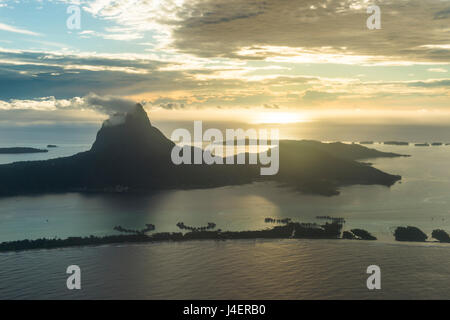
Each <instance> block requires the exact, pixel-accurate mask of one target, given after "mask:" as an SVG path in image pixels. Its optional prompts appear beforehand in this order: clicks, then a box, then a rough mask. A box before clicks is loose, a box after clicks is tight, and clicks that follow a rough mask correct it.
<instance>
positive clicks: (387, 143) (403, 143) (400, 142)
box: [384, 141, 409, 146]
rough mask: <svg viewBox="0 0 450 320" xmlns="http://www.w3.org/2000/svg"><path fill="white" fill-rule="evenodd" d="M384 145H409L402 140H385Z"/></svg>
mask: <svg viewBox="0 0 450 320" xmlns="http://www.w3.org/2000/svg"><path fill="white" fill-rule="evenodd" d="M384 144H385V145H391V146H409V142H403V141H385V142H384Z"/></svg>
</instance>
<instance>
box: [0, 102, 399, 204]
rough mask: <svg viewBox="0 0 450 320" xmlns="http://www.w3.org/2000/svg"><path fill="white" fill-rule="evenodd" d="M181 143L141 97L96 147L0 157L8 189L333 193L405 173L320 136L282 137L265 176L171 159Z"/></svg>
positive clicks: (0, 187) (109, 124)
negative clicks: (268, 186)
mask: <svg viewBox="0 0 450 320" xmlns="http://www.w3.org/2000/svg"><path fill="white" fill-rule="evenodd" d="M174 146H175V143H174V142H172V141H171V140H169V139H168V138H167V137H165V136H164V135H163V134H162V133H161V131H160V130H159V129H157V128H156V127H154V126H152V124H151V122H150V120H149V118H148V116H147V113H146V112H145V110H144V109H143V107H142V106H141V105H140V104H137V105H136V106H135V107H134V109H133V110H131V111H130V112H128V113H126V114H117V115H115V116H113V117H111V118H110V119H109V120H107V121H105V122H104V123H103V125H102V127H101V129H100V130H99V131H98V133H97V137H96V140H95V142H94V144H93V145H92V148H91V149H90V150H89V151H86V152H82V153H79V154H76V155H73V156H70V157H65V158H58V159H51V160H45V161H30V162H17V163H13V164H7V165H0V196H13V195H22V194H43V193H59V192H143V191H144V192H147V191H155V190H167V189H192V188H211V187H220V186H227V185H240V184H246V183H251V182H255V181H275V182H278V183H280V184H282V185H286V186H289V187H292V188H295V189H297V190H299V191H302V192H306V193H313V194H321V195H328V196H330V195H336V194H339V191H338V189H339V187H340V186H344V185H352V184H365V185H369V184H380V185H385V186H391V185H393V184H394V183H395V182H396V181H398V180H400V179H401V177H400V176H397V175H390V174H388V173H385V172H382V171H380V170H378V169H376V168H373V167H371V166H369V165H367V164H363V163H359V162H357V161H355V160H357V159H355V156H353V157H351V158H349V157H348V154H349V151H348V150H349V149H348V148H352V147H351V146H349V147H344V148H342V146H341V147H339V148H338V149H339V150H336V146H331V147H330V146H327V144H323V143H320V142H314V143H312V142H311V141H307V140H303V141H294V142H293V141H292V140H285V141H280V145H279V156H280V157H279V161H280V170H279V172H278V174H276V175H274V176H260V170H259V169H260V166H259V165H250V164H244V165H219V164H213V165H206V164H199V165H188V164H181V165H174V164H173V163H172V161H171V150H172V148H173V147H174ZM188 148H193V147H188ZM353 148H354V147H353ZM358 148H365V147H361V146H358ZM341 149H342V150H341ZM192 150H193V149H192ZM192 150H191V151H192ZM364 150H365V151H364ZM357 151H358V152H356V153H357V154H358V157H361V156H363V155H364V154H367V155H371V156H373V155H374V154H376V155H377V156H380V157H381V156H388V157H392V156H401V155H393V154H387V153H383V152H380V151H377V150H373V149H368V148H365V149H358V150H357ZM203 152H205V151H203ZM356 153H355V154H356ZM191 154H193V152H191ZM246 157H248V154H246ZM358 157H356V158H358Z"/></svg>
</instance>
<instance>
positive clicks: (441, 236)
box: [431, 229, 450, 243]
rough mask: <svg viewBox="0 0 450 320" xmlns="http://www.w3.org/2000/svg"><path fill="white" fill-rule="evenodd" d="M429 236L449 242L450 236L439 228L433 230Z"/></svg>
mask: <svg viewBox="0 0 450 320" xmlns="http://www.w3.org/2000/svg"><path fill="white" fill-rule="evenodd" d="M431 236H432V237H433V238H434V239H436V240H438V241H439V242H444V243H450V236H449V234H448V233H447V232H445V231H444V230H441V229H436V230H433V232H432V233H431Z"/></svg>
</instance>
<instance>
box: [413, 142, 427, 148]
mask: <svg viewBox="0 0 450 320" xmlns="http://www.w3.org/2000/svg"><path fill="white" fill-rule="evenodd" d="M415 146H416V147H429V146H430V144H429V143H427V142H425V143H416V144H415Z"/></svg>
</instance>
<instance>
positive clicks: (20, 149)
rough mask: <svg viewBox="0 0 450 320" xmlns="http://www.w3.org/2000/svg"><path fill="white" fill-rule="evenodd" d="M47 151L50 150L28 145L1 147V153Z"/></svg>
mask: <svg viewBox="0 0 450 320" xmlns="http://www.w3.org/2000/svg"><path fill="white" fill-rule="evenodd" d="M45 152H48V150H45V149H36V148H27V147H12V148H0V154H21V153H45Z"/></svg>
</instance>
